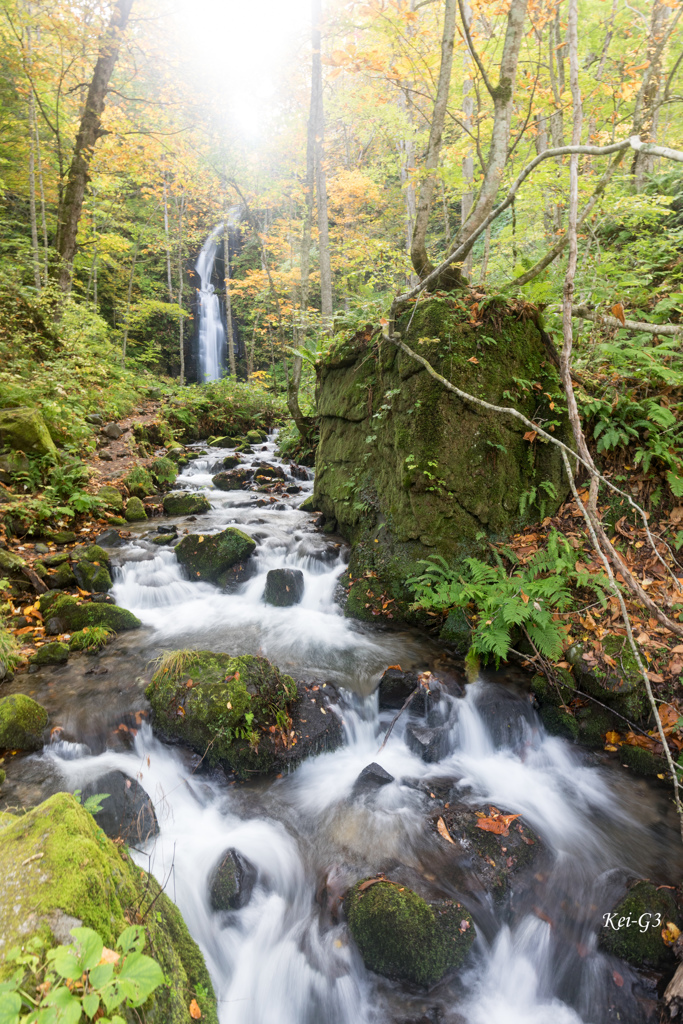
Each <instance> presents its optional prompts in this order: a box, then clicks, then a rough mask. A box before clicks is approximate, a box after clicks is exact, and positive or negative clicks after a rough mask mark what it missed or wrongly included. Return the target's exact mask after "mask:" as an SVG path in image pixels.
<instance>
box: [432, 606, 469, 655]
mask: <svg viewBox="0 0 683 1024" xmlns="http://www.w3.org/2000/svg"><path fill="white" fill-rule="evenodd" d="M439 637H440V639H441V640H445V641H446V642H447V643H449V644H453V646H454V647H455V649H456V650H457V651H458V653H459V654H467V652H468V651H469V649H470V644H471V642H472V627H471V626H470V624H469V622H468V620H467V616H466V615H465V613H464V611H463V610H462V608H454V609H453V611H452V612H449V614H448V617H447V619H446V621H445V622H444V624H443V626H442V627H441V632H440V633H439Z"/></svg>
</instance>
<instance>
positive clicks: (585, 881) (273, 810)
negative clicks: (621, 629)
mask: <svg viewBox="0 0 683 1024" xmlns="http://www.w3.org/2000/svg"><path fill="white" fill-rule="evenodd" d="M275 443H276V440H275V436H274V435H271V437H270V438H269V441H268V443H267V444H266V445H264V446H263V447H261V446H258V448H259V450H258V451H255V452H254V454H253V455H251V456H246V457H245V462H246V463H250V462H254V461H255V460H267V461H268V462H270V463H272V464H274V465H283V467H284V468H285V470H286V471H287V473H288V474H289V467H288V466H287V465H286V464H285V463H282V462H281V460H279V459H278V458H277V457H276V456H275V454H274V453H275ZM195 451H197V452H199V453H200V454H199V457H198V458H196V459H195V460H194V461H192V462H191V463H189V464H188V465H187V466H186V467H185V469H184V470H183V472H182V474H181V475H180V477H179V478H178V480H177V483H176V488H177V489H182V490H186V491H191V490H195V491H199V492H201V493H204V494H206V495H207V496H208V497H209V499H210V501H211V504H212V509H211V511H210V512H209V513H207V514H206V515H203V516H200V517H197V518H196V521H195V520H194V517H193V518H192V520H191V521H189V522H188V521H186V520H180V521H178V520H173V522H174V523H175V524H176V525H177V526H178V530H179V535H181V536H182V533H183V531H190V532H193V533H196V532H202V533H211V532H213V531H216V530H219V529H224V528H225V527H226V526H237V527H239V528H240V529H242V530H244V531H245V532H246V533H248V534H249V535H250V536H251V537H253V539H254V540H255V541H256V542H257V548H256V551H255V553H254V555H253V556H252V559H251V562H252V563H253V574H252V575H251V577H250V578H248V579H246V580H244V581H243V582H239V583H236V584H235V585H234V586H233V589H232V592H228V593H222V592H220V591H219V590H218V589H217V588H216V587H214V586H211V585H209V584H206V583H200V582H190V581H188V580H187V579H186V578H185V577H184V575H183V572H182V570H181V569H180V567H179V565H178V563H177V561H176V558H175V555H174V552H173V548H172V547H167V548H159V547H158V546H155V545H154V544H152V543H151V537H152V536H153V535H154V534H155V533H156V532H157V528H158V527H163V526H164V524H165V523H166V524H168V523H169V522H170V521H169V520H165V519H154V520H152V521H149V522H146V523H143V524H136V525H135V526H134V527H132V528H131V536H130V537H129V538H127V539H126V541H125V544H124V546H123V547H117V548H114V549H111V551H110V554H111V557H112V561H113V562H114V563H115V565H116V573H115V585H114V591H113V593H114V597H115V598H116V601H117V603H118V604H120V605H122V606H123V607H125V608H128V609H130V610H131V611H132V612H134V614H135V615H137V616H138V617H139V618H140V619H141V620H142V622H143V625H144V628H143V629H141V630H138V631H136V632H132V633H128V634H125V635H124V636H121V637H119V638H118V639H117V640H116V641H114V643H112V644H111V645H110V646H109V647H108V648H106V649H105V650H104V651H102V652H101V653H100V654H99V655H97V656H94V657H93V656H86V655H82V656H76V657H73V658H72V659H71V660H70V661H69V663H68V665H65V666H63V667H59V668H50V669H42V670H40V671H39V672H36V673H35V674H33V675H30V676H28V677H27V676H23V677H17V678H16V679H15V681H14V683H13V684H12V686H13V688H14V689H15V690H21V691H22V692H28V693H30V694H31V695H32V696H34V697H35V699H36V700H39V701H40V702H41V703H42V704H44V706H45V707H46V708H47V709H48V711H49V713H50V719H51V723H52V724H53V725H56V726H57V728H56V729H53V735H52V742H51V743H50V744H49V746H47V747H45V748H44V750H43V751H42V752H41V753H39V754H36V755H32V756H30V757H26V758H21V759H19V758H17V759H15V761H14V762H12V763H11V764H10V765H8V780H7V784H6V787H5V789H4V790H3V801H4V803H5V804H6V805H15V806H16V805H22V804H23V805H25V806H27V805H29V804H32V803H35V802H37V800H40V799H44V798H45V796H47V795H49V793H50V792H54V791H56V790H58V789H70V790H73V789H75V788H80V787H83V786H84V785H85V784H86V783H88V782H92V781H94V780H96V779H97V777H98V776H100V775H103V774H104V773H106V772H108V771H111V770H112V769H117V770H119V771H122V772H124V773H125V774H127V775H128V776H130V777H131V778H136V779H137V780H138V781H139V782H140V784H141V786H142V787H143V788H144V789H145V791H146V792H147V793H148V794H149V796H150V797H151V799H152V801H153V803H154V806H155V811H156V815H157V818H158V822H159V826H160V834H159V835H158V836H157V837H156V839H154V840H153V841H152V842H150V844H149V845H148V846H147V847H146V848H141V849H138V850H137V851H135V853H134V856H135V859H136V861H137V862H138V863H139V864H140V865H141V866H142V867H144V868H146V869H149V870H151V871H152V872H153V873H154V875H155V876H156V878H157V879H158V880H159V882H160V883H161V884H162V885H165V887H166V892H167V893H168V895H169V896H170V897H171V898H172V899H173V900H174V901H175V902H176V903H177V904H178V906H179V908H180V910H181V911H182V914H183V916H184V918H185V921H186V923H187V925H188V928H189V930H190V932H191V933H192V935H193V937H194V938H195V940H196V941H197V942H198V944H199V945H200V947H201V949H202V951H203V953H204V955H205V957H206V962H207V966H208V968H209V971H210V973H211V977H212V979H213V983H214V987H215V989H216V995H217V998H218V1006H219V1015H220V1020H221V1024H228V1022H229V1024H396V1022H401V1024H408V1022H410V1024H436V1022H440V1024H456V1022H459V1024H548V1022H549V1021H551V1020H552V1022H553V1024H581V1022H583V1024H603V1022H606V1021H612V1020H614V1021H617V1020H618V1021H622V1022H626V1024H640V1022H643V1024H644V1022H646V1021H649V1020H654V1019H656V1018H655V1016H653V1014H654V1010H655V1002H656V999H657V990H656V979H655V978H654V977H650V976H649V975H648V974H647V972H643V971H640V972H636V971H634V970H632V969H631V968H629V967H628V965H626V964H625V963H624V962H622V961H617V960H615V959H613V958H611V957H609V956H607V955H606V954H603V953H602V952H600V951H599V950H598V946H597V938H598V933H599V930H600V928H601V926H602V915H603V914H604V913H605V912H606V911H608V910H611V909H612V908H613V906H614V904H615V902H616V901H617V900H618V899H619V898H620V897H621V895H622V894H623V890H624V883H625V881H626V879H627V878H629V877H640V878H652V880H653V881H655V882H656V884H664V883H668V884H672V883H674V884H675V883H676V882H677V881H678V879H679V878H680V872H681V869H683V858H682V857H681V853H680V852H679V851H680V843H679V841H678V839H677V827H676V823H675V821H674V819H673V816H672V813H671V809H670V801H669V799H668V794H667V793H666V791H665V790H663V789H662V788H660V787H656V786H650V785H649V784H647V783H645V782H644V781H638V780H636V779H634V778H632V777H631V776H629V775H628V773H626V772H624V771H621V770H620V769H619V768H617V767H614V766H611V767H610V766H608V765H607V764H606V762H605V761H604V759H603V756H602V754H601V753H600V752H599V753H597V754H596V753H595V752H589V751H585V750H583V749H582V748H580V747H577V746H572V745H571V744H569V743H567V742H565V741H564V740H562V739H559V738H557V737H552V736H549V735H548V734H547V733H546V732H545V730H544V729H543V726H542V725H541V723H540V719H539V718H538V716H537V715H536V712H535V711H534V709H533V707H532V704H531V701H530V697H529V694H528V692H527V691H526V689H525V687H524V685H523V679H522V678H521V677H518V676H517V675H515V673H514V671H513V670H509V671H506V672H500V673H492V674H490V675H488V676H486V677H483V678H481V679H479V680H478V681H476V682H475V683H472V684H469V685H467V686H466V687H465V695H464V696H463V697H460V698H456V697H452V696H445V697H444V698H443V699H442V701H441V704H440V710H439V716H440V718H439V720H440V722H441V723H442V724H445V725H446V726H447V734H448V749H449V752H448V753H447V754H446V756H445V757H443V758H442V759H441V760H440V761H438V762H437V763H433V764H426V763H425V762H424V761H422V760H421V759H420V757H418V756H417V755H416V754H414V753H413V752H412V751H411V750H410V749H409V747H408V745H407V743H406V728H407V727H408V724H409V719H410V717H411V716H410V715H409V714H407V713H406V714H405V715H402V716H401V717H400V718H399V720H398V722H397V723H396V726H395V728H394V729H393V731H392V733H391V736H390V738H389V741H388V742H387V744H386V746H385V747H384V749H383V750H382V751H381V753H378V750H379V747H380V744H381V741H382V737H383V736H384V733H385V732H386V730H387V728H388V725H389V723H390V721H391V719H392V717H393V715H394V714H395V712H387V711H383V712H381V713H380V712H379V710H378V699H377V693H376V687H377V684H378V681H379V679H380V677H381V675H382V673H383V672H384V670H385V669H386V668H387V666H389V665H399V664H400V666H401V667H402V669H403V670H408V669H418V670H420V671H422V670H427V669H429V670H432V671H435V672H436V671H438V670H439V668H440V667H441V668H443V667H444V666H445V667H446V668H448V670H449V671H451V672H453V673H455V674H458V673H460V674H461V666H459V664H458V662H457V659H453V658H452V657H451V656H450V654H449V652H448V651H447V650H444V648H443V646H442V645H439V644H438V643H437V642H435V641H433V640H431V639H430V638H428V637H425V636H424V635H421V634H419V633H417V632H413V631H410V630H400V629H388V628H387V627H386V626H381V625H379V624H378V625H374V624H364V623H358V622H355V621H353V620H351V619H347V618H345V617H344V615H343V613H342V611H341V608H340V606H339V604H338V603H337V601H336V600H335V591H336V588H337V587H338V579H339V576H340V575H341V574H342V572H343V571H344V566H345V559H346V558H347V557H348V551H347V550H346V549H345V546H344V545H343V543H341V542H340V540H339V539H338V538H336V539H335V538H329V537H327V536H325V535H323V534H322V533H319V532H317V531H316V529H315V527H314V525H313V520H312V517H311V516H310V515H308V514H307V513H304V512H300V511H299V510H298V506H299V504H300V503H301V501H302V500H303V499H304V498H305V497H307V496H308V494H310V492H311V489H312V480H307V481H301V480H294V479H292V478H291V477H290V476H289V475H288V479H287V483H288V484H298V485H299V486H300V487H301V491H300V493H298V494H285V495H278V497H277V500H275V501H270V499H269V497H268V496H267V495H265V496H264V495H262V494H259V493H258V492H254V491H230V492H222V491H219V490H216V489H215V488H214V487H213V486H212V483H211V478H212V475H213V474H214V473H215V472H217V471H218V464H219V463H220V462H221V461H222V459H223V458H224V457H225V454H226V453H225V452H224V451H222V450H220V449H208V450H206V449H205V448H204V447H203V446H196V447H195ZM257 503H258V504H257ZM282 566H289V567H293V568H298V569H301V570H302V571H303V573H304V578H305V591H304V596H303V600H302V602H301V603H300V604H298V605H295V606H294V607H291V608H276V607H271V606H268V605H266V604H265V603H264V602H263V599H262V595H263V591H264V585H265V576H266V573H267V572H268V570H269V569H272V568H278V567H282ZM176 648H198V649H212V650H214V651H223V652H227V653H230V654H243V653H252V654H262V655H264V656H265V657H267V658H269V659H270V660H271V661H273V662H274V663H275V664H277V665H278V666H279V667H280V668H281V669H283V670H284V671H286V672H289V673H290V674H292V675H294V676H295V677H296V678H297V679H303V680H305V681H306V682H307V683H309V682H310V683H311V684H313V685H315V684H318V685H320V686H321V687H322V685H323V684H326V685H328V686H329V685H330V684H333V688H336V690H337V691H338V693H339V702H338V706H337V708H336V711H337V713H339V714H340V716H341V718H342V722H343V729H344V744H343V746H342V747H340V748H339V749H337V750H336V751H334V752H331V753H324V754H320V755H319V756H317V757H314V758H310V759H308V760H307V761H305V762H304V763H303V764H302V765H300V766H299V768H298V769H296V770H295V771H293V772H292V773H291V774H289V775H285V776H284V777H278V778H275V779H274V778H268V779H259V780H254V781H250V782H248V783H244V784H236V783H235V782H234V781H233V780H231V779H229V778H228V777H227V776H226V775H225V774H224V773H223V772H221V771H220V770H208V769H206V768H205V767H204V766H202V767H200V768H199V769H198V766H197V761H198V758H197V757H195V756H194V755H193V754H192V753H191V752H190V751H188V750H185V749H184V748H183V747H181V746H172V745H168V744H165V743H163V742H161V741H160V740H159V739H158V738H156V737H155V735H154V732H153V729H152V728H151V726H150V725H149V723H148V720H147V715H146V708H147V705H146V701H145V698H144V693H143V691H144V686H145V681H146V680H148V679H149V674H150V668H149V663H150V660H151V659H153V658H155V657H156V656H158V654H159V653H160V652H161V651H163V650H172V649H176ZM331 688H332V687H331ZM374 761H377V762H379V763H380V764H381V765H382V767H383V768H384V769H386V771H388V772H389V773H390V774H391V775H392V776H394V781H393V782H391V783H390V784H387V785H384V786H382V787H381V788H378V789H376V790H373V791H372V792H368V793H364V794H363V795H360V796H358V795H354V794H353V793H352V790H353V785H354V781H355V780H356V778H357V777H358V775H359V773H360V772H361V771H362V769H363V768H365V767H366V766H367V765H368V764H369V763H371V762H374ZM438 787H441V788H442V789H444V787H445V790H446V791H450V792H452V793H456V794H457V798H458V799H460V800H464V801H466V802H467V803H470V804H471V805H472V806H476V807H481V806H484V807H486V806H487V805H488V804H489V802H490V803H491V804H493V805H495V806H496V807H498V808H504V809H507V810H510V811H511V812H516V813H520V814H521V815H522V816H523V820H524V821H525V822H527V823H528V824H529V825H530V826H531V828H532V829H533V830H534V832H535V833H536V835H537V836H539V837H540V838H541V840H542V844H543V853H542V856H541V857H540V860H539V862H538V864H536V865H535V869H534V870H535V873H530V874H529V877H528V878H527V879H525V882H524V884H522V885H520V886H519V887H518V888H515V887H513V891H512V893H511V894H510V898H508V899H507V900H505V901H503V902H496V901H495V900H494V899H493V897H492V896H491V894H490V893H488V892H487V891H486V889H485V887H483V886H482V885H481V884H479V885H478V884H477V883H476V879H473V876H472V873H471V872H468V871H463V870H462V868H461V867H458V866H457V863H455V862H454V860H453V858H452V857H450V850H448V849H446V846H447V844H446V843H445V842H444V840H443V839H442V838H441V837H440V836H439V835H438V834H435V833H434V830H433V829H428V828H427V827H426V820H427V816H428V813H429V805H430V803H431V802H432V799H433V798H432V796H431V795H430V793H434V792H436V791H438ZM446 799H448V797H446ZM228 847H232V848H234V849H236V850H237V851H239V853H240V854H242V855H243V856H244V857H246V858H247V859H248V860H249V861H250V862H251V863H252V864H253V865H254V866H255V867H256V869H257V872H258V878H257V883H256V885H255V888H254V890H253V893H252V895H251V898H250V900H249V902H248V903H247V904H246V906H244V907H242V909H240V910H234V911H230V912H223V913H219V914H216V913H213V912H212V911H211V909H210V905H209V899H208V884H207V880H208V877H209V875H210V872H211V870H212V868H213V866H214V864H215V863H216V861H217V860H218V858H219V857H220V856H221V854H222V853H223V852H224V851H225V850H226V848H228ZM451 849H452V848H451ZM379 871H386V872H394V873H395V874H394V875H392V877H396V878H400V879H401V880H402V884H408V885H410V886H411V887H412V888H415V889H416V890H417V891H419V892H420V893H421V894H423V895H427V894H431V897H432V898H436V897H438V896H441V897H448V898H451V899H457V900H460V901H461V902H463V903H464V904H465V905H466V906H467V908H468V910H469V911H470V913H471V914H472V917H473V918H474V921H475V926H476V932H477V935H476V940H475V943H474V945H473V947H472V950H471V952H470V955H469V957H468V959H467V961H466V962H465V965H464V967H463V968H461V969H460V971H458V972H457V973H455V975H447V976H446V977H445V978H444V979H443V980H442V981H441V982H439V983H438V984H437V985H435V986H434V987H433V988H432V989H431V990H430V991H429V992H426V991H424V990H420V989H418V988H411V987H410V986H405V985H399V984H397V983H394V982H390V981H388V980H386V979H383V978H380V977H378V976H377V975H374V974H372V973H370V972H368V971H367V970H366V969H365V968H364V966H363V963H362V961H361V959H360V956H359V954H358V952H357V950H356V949H355V946H354V944H353V942H352V941H351V939H350V935H349V932H348V929H347V927H346V925H345V923H344V921H343V915H342V916H341V917H340V915H339V913H338V912H337V910H336V909H335V908H338V906H339V902H338V898H337V897H338V895H339V894H341V893H343V892H344V891H345V889H346V888H347V887H348V886H350V885H352V884H354V883H355V882H356V881H357V880H358V879H359V878H363V877H367V876H369V875H374V874H375V873H377V872H379ZM321 893H323V894H327V896H325V895H322V896H321ZM333 896H334V897H335V898H334V899H333V898H332V897H333Z"/></svg>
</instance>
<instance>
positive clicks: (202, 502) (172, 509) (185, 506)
mask: <svg viewBox="0 0 683 1024" xmlns="http://www.w3.org/2000/svg"><path fill="white" fill-rule="evenodd" d="M210 511H211V502H210V501H209V499H208V498H207V497H205V495H203V494H188V493H186V492H185V491H176V492H175V494H166V495H164V512H165V513H166V515H167V516H199V515H203V513H204V512H210Z"/></svg>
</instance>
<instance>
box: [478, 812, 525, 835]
mask: <svg viewBox="0 0 683 1024" xmlns="http://www.w3.org/2000/svg"><path fill="white" fill-rule="evenodd" d="M520 817H521V814H501V813H500V811H499V810H497V808H495V807H489V817H483V818H479V819H478V821H477V828H481V829H483V830H484V832H493V833H494V834H495V835H497V836H507V835H509V832H508V829H509V828H510V824H511V823H512V822H513V821H514V820H515V818H520Z"/></svg>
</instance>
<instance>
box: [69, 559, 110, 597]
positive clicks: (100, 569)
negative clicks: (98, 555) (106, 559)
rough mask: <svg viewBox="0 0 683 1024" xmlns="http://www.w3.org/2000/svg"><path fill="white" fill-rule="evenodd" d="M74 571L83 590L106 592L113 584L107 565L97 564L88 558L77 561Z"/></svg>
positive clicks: (98, 592) (92, 592)
mask: <svg viewBox="0 0 683 1024" xmlns="http://www.w3.org/2000/svg"><path fill="white" fill-rule="evenodd" d="M73 573H74V576H75V577H76V581H77V583H78V586H79V587H80V588H81V590H87V591H89V592H90V593H91V594H106V592H107V591H108V590H111V588H112V586H113V584H112V581H111V576H110V575H109V571H108V570H107V567H106V565H95V563H94V562H91V561H89V560H88V559H87V558H82V559H81V560H80V561H79V562H76V563H75V565H74V567H73Z"/></svg>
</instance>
